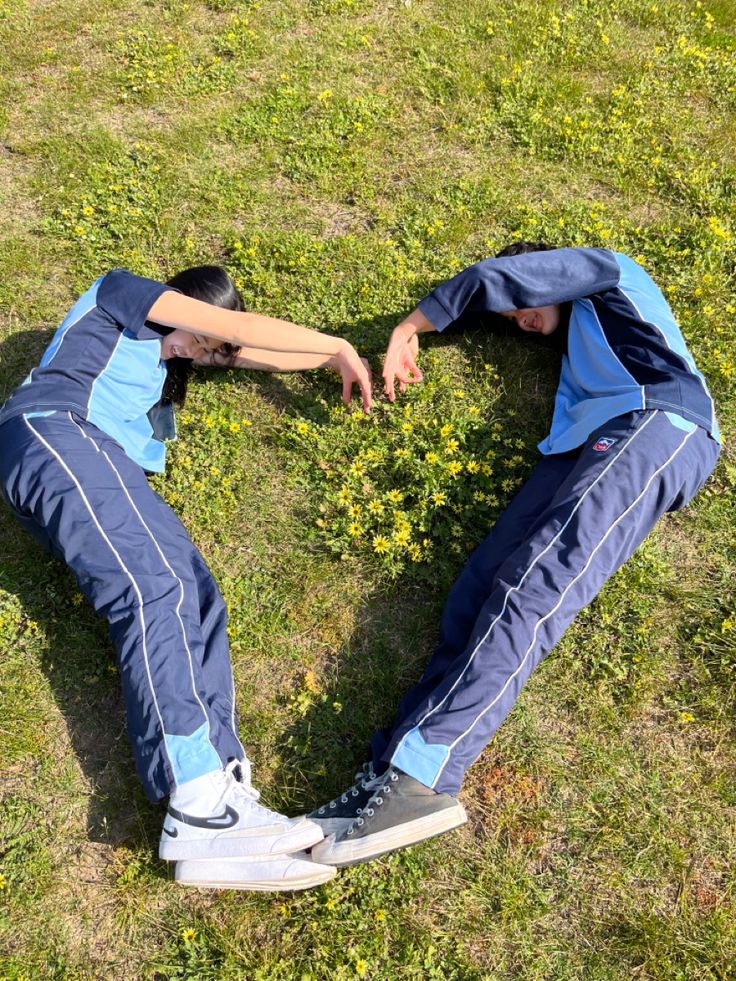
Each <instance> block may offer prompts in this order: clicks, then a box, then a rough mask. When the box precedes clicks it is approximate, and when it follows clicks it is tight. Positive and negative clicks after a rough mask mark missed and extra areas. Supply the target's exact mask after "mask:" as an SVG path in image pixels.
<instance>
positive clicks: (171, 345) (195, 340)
mask: <svg viewBox="0 0 736 981" xmlns="http://www.w3.org/2000/svg"><path fill="white" fill-rule="evenodd" d="M221 345H222V341H219V340H217V339H216V338H214V337H205V336H204V335H203V334H190V333H189V331H187V330H179V329H177V330H173V331H172V332H171V333H170V334H167V335H166V336H165V337H164V338H162V340H161V360H162V361H168V359H169V358H191V359H192V360H194V359H195V358H201V357H203V356H204V355H205V354H209V353H211V352H212V351H216V350H217V348H218V347H220V346H221Z"/></svg>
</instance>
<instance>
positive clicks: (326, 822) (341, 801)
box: [307, 763, 384, 835]
mask: <svg viewBox="0 0 736 981" xmlns="http://www.w3.org/2000/svg"><path fill="white" fill-rule="evenodd" d="M383 778H384V774H383V773H380V774H376V772H375V771H374V769H373V764H372V763H364V764H363V766H362V767H361V768H360V770H359V771H358V773H356V774H355V782H354V783H353V785H352V787H348V789H347V790H346V791H345V792H344V793H343V794H340V796H339V797H336V798H335V799H334V800H331V801H330V802H329V804H323V805H322V807H318V808H317V810H316V811H312V813H311V814H308V815H307V818H308V819H309V820H310V821H312V822H313V823H314V824H318V825H319V826H320V828H322V831H323V833H324V834H326V835H329V834H332V833H333V832H334V833H339V832H340V831H345V830H346V829H347V828H349V827H350V825H351V824H352V823H353V821H354V820H355V819H356V818H358V817H360V815H361V814H362V813H363V808H364V807H365V805H366V804H367V803H368V801H369V800H370V798H371V795H372V793H373V791H374V790H375V789H376V787H378V786H379V784H380V783H381V782H382V781H383Z"/></svg>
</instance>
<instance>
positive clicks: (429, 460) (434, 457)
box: [424, 450, 439, 463]
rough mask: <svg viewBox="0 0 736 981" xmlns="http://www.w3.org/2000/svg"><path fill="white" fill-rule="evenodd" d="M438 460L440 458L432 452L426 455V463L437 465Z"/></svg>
mask: <svg viewBox="0 0 736 981" xmlns="http://www.w3.org/2000/svg"><path fill="white" fill-rule="evenodd" d="M438 460H439V457H438V456H437V454H436V453H433V452H432V451H431V450H430V451H429V453H425V454H424V461H425V463H437V461H438Z"/></svg>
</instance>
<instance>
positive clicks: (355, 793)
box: [353, 787, 358, 797]
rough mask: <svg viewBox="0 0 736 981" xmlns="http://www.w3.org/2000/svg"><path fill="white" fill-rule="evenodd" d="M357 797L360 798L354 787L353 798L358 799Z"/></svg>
mask: <svg viewBox="0 0 736 981" xmlns="http://www.w3.org/2000/svg"><path fill="white" fill-rule="evenodd" d="M357 796H358V791H357V790H356V789H355V787H353V797H357Z"/></svg>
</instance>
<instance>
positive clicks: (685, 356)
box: [309, 242, 719, 865]
mask: <svg viewBox="0 0 736 981" xmlns="http://www.w3.org/2000/svg"><path fill="white" fill-rule="evenodd" d="M488 314H492V315H495V317H499V318H503V319H504V320H506V321H507V322H508V323H509V324H513V325H514V327H515V328H516V329H520V330H522V331H524V332H525V333H526V334H528V335H530V336H535V337H537V338H542V339H547V338H550V339H552V338H553V337H555V336H559V334H560V332H562V331H565V332H566V335H565V343H564V344H563V350H564V352H565V353H564V354H563V357H562V370H561V373H560V384H559V388H558V390H557V396H556V398H555V406H554V413H553V416H552V426H551V430H550V432H549V435H548V436H547V437H546V438H545V439H544V440H543V441H542V442H541V443H540V444H539V450H540V452H541V453H542V459H541V461H540V463H539V464H538V465H537V468H536V469H535V470H534V472H533V473H532V475H531V477H530V478H529V480H528V481H527V483H526V484H525V485H524V487H522V489H521V490H520V491H519V493H518V494H517V495H516V497H515V498H514V499H513V501H512V502H511V503H510V505H509V506H508V508H507V509H506V511H505V512H504V513H503V514H502V515H501V516H500V518H499V519H498V521H497V522H496V524H495V526H494V527H493V529H492V530H491V532H490V534H489V535H488V536H487V537H486V538H485V539H484V540H483V541H482V542H481V543H480V545H479V546H478V547H477V549H476V550H475V551H474V552H473V554H472V555H471V557H470V559H469V560H468V562H467V564H466V566H465V568H464V569H463V571H462V572H461V574H460V576H459V578H458V580H457V582H456V583H455V585H454V586H453V588H452V590H451V591H450V594H449V596H448V598H447V602H446V604H445V609H444V612H443V614H442V622H441V627H440V638H439V643H438V645H437V647H436V649H435V651H434V653H433V655H432V657H431V658H430V660H429V663H428V664H427V667H426V669H425V671H424V674H423V676H422V678H421V679H420V681H419V682H418V684H417V685H415V686H414V688H412V689H411V690H410V691H409V692H408V694H407V695H406V696H405V697H404V699H403V700H402V702H401V704H400V705H399V709H398V712H397V715H396V719H395V722H394V724H393V725H392V726H389V727H388V728H387V729H384V730H380V731H379V732H377V733H376V734H375V736H374V739H373V743H372V746H371V754H372V755H371V761H370V763H367V764H365V765H364V767H363V769H362V770H361V772H360V773H359V774H358V775H357V777H356V781H355V784H354V785H353V786H352V787H351V788H349V790H347V791H346V792H345V793H344V794H343V795H342V796H341V797H339V798H336V799H335V800H333V801H331V802H330V803H329V804H326V805H325V806H324V807H321V808H319V809H318V810H316V811H314V812H313V813H312V814H310V815H309V817H310V818H311V819H312V820H314V821H318V822H319V823H321V824H322V826H323V827H324V829H325V832H333V834H332V835H331V836H330V837H329V838H327V839H326V840H325V841H323V842H320V843H319V844H318V845H317V846H315V848H314V849H313V852H312V854H313V856H314V858H315V859H316V860H317V861H318V862H329V863H333V864H335V865H351V864H354V863H355V862H360V861H366V860H367V859H370V858H374V857H376V856H378V855H382V854H384V853H385V852H389V851H393V850H394V849H395V848H401V847H404V846H405V845H411V844H413V843H414V842H417V841H422V840H423V839H424V838H429V837H431V836H432V835H436V834H440V833H442V832H444V831H448V830H450V829H451V828H454V827H457V826H458V825H460V824H462V823H463V822H464V821H465V812H464V810H463V807H462V805H461V804H460V802H459V801H458V799H457V794H458V791H459V789H460V786H461V783H462V780H463V777H464V775H465V772H466V770H467V769H468V767H469V766H470V765H471V763H472V762H473V760H475V758H476V757H477V756H478V754H479V753H480V752H481V751H482V749H483V748H484V747H485V746H486V744H487V743H488V742H489V740H490V739H491V737H492V736H493V733H494V732H495V731H496V730H497V729H498V727H499V726H500V725H501V723H502V722H503V720H504V718H505V717H506V715H507V714H508V713H509V712H510V711H511V708H512V707H513V705H514V703H515V701H516V699H517V698H518V696H519V694H520V692H521V689H522V687H523V685H524V683H525V682H526V680H527V678H528V677H529V676H530V674H531V672H532V671H533V670H534V668H535V666H536V665H537V664H538V663H539V662H540V661H541V659H542V658H543V657H544V655H545V654H546V653H547V652H548V651H550V650H551V649H552V648H553V647H554V646H555V644H556V643H557V641H558V640H559V639H560V638H561V637H562V635H563V633H564V632H565V630H566V628H567V626H568V624H569V623H570V622H571V621H572V620H573V618H574V617H575V616H576V614H577V613H578V612H579V611H580V610H582V609H583V608H584V607H585V606H587V604H588V603H590V602H591V601H592V600H593V599H594V597H595V596H596V595H597V593H598V591H599V590H600V589H601V588H602V586H603V584H604V583H605V582H606V580H607V579H608V578H609V576H611V575H613V573H614V572H615V571H616V570H617V569H618V568H619V567H620V566H621V565H622V564H623V563H624V562H625V561H626V560H627V559H628V558H629V556H630V555H631V554H632V553H633V552H634V551H635V549H636V548H637V547H638V546H639V544H640V543H641V542H642V541H643V539H644V538H645V537H646V535H648V534H649V532H650V531H651V530H652V528H653V527H654V525H655V524H656V522H657V521H658V520H659V518H660V517H661V516H662V515H663V514H664V513H665V512H667V511H675V510H677V509H679V508H682V507H684V506H685V505H686V504H687V502H688V501H689V500H690V499H691V498H692V497H693V495H694V494H696V493H697V491H698V490H699V489H700V487H701V486H702V485H703V483H704V482H705V480H706V479H707V477H708V475H709V474H710V472H711V471H712V469H713V467H714V466H715V463H716V460H717V459H718V453H719V435H718V425H717V423H716V419H715V415H714V409H713V400H712V398H711V396H710V393H709V392H708V388H707V386H706V384H705V380H704V379H703V376H702V375H701V373H700V372H699V371H698V369H697V368H696V366H695V362H694V361H693V358H692V355H691V354H690V352H689V351H688V349H687V347H686V345H685V341H684V338H683V336H682V334H681V333H680V330H679V328H678V326H677V324H676V322H675V319H674V316H673V314H672V311H671V310H670V308H669V306H668V304H667V301H666V300H665V298H664V296H663V295H662V293H661V292H660V290H659V289H658V288H657V286H656V285H655V283H654V282H653V281H652V279H651V278H650V277H649V276H648V275H647V273H646V272H645V271H644V269H642V268H641V266H639V265H638V264H637V263H636V262H634V261H633V260H632V259H630V258H629V257H628V256H625V255H621V254H619V253H615V252H610V251H608V250H607V249H585V248H580V249H553V248H550V247H549V246H547V245H545V244H544V243H541V242H523V243H517V244H516V245H514V246H511V247H509V248H507V249H505V250H504V251H503V252H502V253H500V255H498V256H496V257H495V258H493V259H485V260H483V261H482V262H479V263H476V265H474V266H471V267H470V268H469V269H466V270H464V271H463V272H461V273H459V274H458V275H457V276H455V277H453V278H452V279H450V280H448V281H447V282H445V283H441V284H440V285H439V286H438V287H437V288H436V289H435V290H434V291H433V292H432V293H431V294H430V295H429V296H427V297H425V298H424V299H423V300H421V301H420V303H419V306H418V307H417V309H416V310H414V311H412V313H411V314H409V316H408V317H407V318H406V319H405V320H404V321H402V323H400V324H399V325H398V326H397V327H396V328H395V329H394V331H393V333H392V335H391V340H390V342H389V346H388V351H387V352H386V360H385V362H384V369H383V377H384V381H385V388H386V393H387V394H388V396H389V398H390V399H391V400H393V398H394V389H395V384H396V379H398V381H399V389H400V391H403V389H404V387H405V386H406V385H407V384H409V383H414V382H419V381H421V377H422V376H421V372H420V371H419V369H418V367H417V365H416V360H415V359H416V354H417V347H418V343H417V342H418V335H419V334H420V333H425V332H429V331H442V330H444V329H445V328H446V327H448V326H450V324H452V323H454V322H456V321H458V320H460V318H462V317H463V315H465V322H466V323H467V318H468V315H470V316H471V317H472V316H475V317H479V316H480V317H482V318H483V320H486V319H487V316H486V315H488Z"/></svg>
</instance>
